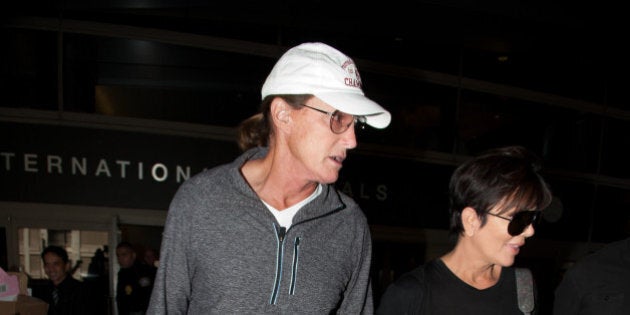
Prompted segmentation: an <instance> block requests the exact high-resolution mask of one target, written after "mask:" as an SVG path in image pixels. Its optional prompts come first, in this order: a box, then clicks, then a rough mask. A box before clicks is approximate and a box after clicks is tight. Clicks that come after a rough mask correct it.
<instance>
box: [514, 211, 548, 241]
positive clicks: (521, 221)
mask: <svg viewBox="0 0 630 315" xmlns="http://www.w3.org/2000/svg"><path fill="white" fill-rule="evenodd" d="M540 214H541V211H519V212H517V213H516V214H515V215H514V216H513V217H512V220H511V221H510V224H509V225H508V233H510V235H512V236H516V235H520V234H521V233H523V231H524V230H525V229H526V228H527V227H528V226H529V225H530V224H535V223H538V219H539V218H540V217H541V215H540Z"/></svg>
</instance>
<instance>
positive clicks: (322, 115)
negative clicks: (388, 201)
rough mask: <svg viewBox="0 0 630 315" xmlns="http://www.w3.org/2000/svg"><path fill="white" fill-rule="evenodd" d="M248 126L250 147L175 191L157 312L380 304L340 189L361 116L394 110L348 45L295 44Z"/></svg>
mask: <svg viewBox="0 0 630 315" xmlns="http://www.w3.org/2000/svg"><path fill="white" fill-rule="evenodd" d="M262 98H263V101H262V105H261V113H259V114H257V115H255V116H254V117H252V118H250V119H248V120H246V121H244V122H243V124H242V125H241V126H240V127H241V129H240V131H241V133H240V143H239V144H240V146H241V148H242V149H244V150H246V151H245V152H244V153H243V154H242V155H241V156H240V157H238V158H237V159H236V160H235V161H234V162H232V163H229V164H226V165H222V166H218V167H216V168H214V169H211V170H208V171H205V172H203V173H200V174H198V175H196V176H194V177H192V178H190V179H189V180H187V181H186V182H184V183H183V184H182V185H181V187H180V188H179V190H178V191H177V193H176V195H175V197H174V199H173V201H172V203H171V206H170V208H169V213H168V216H167V220H166V225H165V229H164V237H163V239H162V248H161V250H160V253H161V257H160V265H159V268H158V275H157V280H156V286H155V289H154V291H153V295H152V297H151V306H150V308H149V311H150V312H151V313H152V314H166V313H168V314H182V313H188V314H211V313H212V314H269V313H283V314H305V313H312V314H332V313H340V314H361V313H372V312H373V305H372V295H371V289H370V285H369V275H370V260H371V236H370V230H369V227H368V224H367V220H366V218H365V216H364V214H363V212H362V211H361V209H360V208H359V206H358V205H357V204H356V203H355V202H354V201H353V200H352V199H351V198H350V197H348V196H347V195H345V194H343V193H342V192H340V191H338V190H337V189H336V188H335V186H334V182H335V181H336V180H337V178H338V176H339V170H340V169H341V167H342V165H343V162H344V160H345V158H346V157H347V154H348V151H349V150H351V149H353V148H355V147H356V145H357V141H356V136H355V127H356V126H357V125H358V124H360V123H367V124H368V125H371V126H373V127H377V128H384V127H386V126H387V125H388V124H389V122H390V119H391V117H390V114H389V112H387V111H386V110H385V109H383V108H382V107H381V106H380V105H378V104H376V103H375V102H373V101H371V100H369V99H368V98H366V97H365V96H364V94H363V91H362V90H361V77H360V76H359V73H358V70H357V68H356V65H355V64H354V62H353V61H352V59H350V58H349V57H348V56H346V55H344V54H343V53H341V52H340V51H338V50H337V49H335V48H333V47H330V46H328V45H325V44H322V43H305V44H301V45H298V46H296V47H293V48H291V49H290V50H288V51H287V52H286V53H285V54H284V55H283V56H282V57H281V58H280V59H279V60H278V62H277V63H276V65H275V66H274V68H273V70H272V71H271V73H270V74H269V76H268V77H267V80H266V81H265V83H264V85H263V88H262Z"/></svg>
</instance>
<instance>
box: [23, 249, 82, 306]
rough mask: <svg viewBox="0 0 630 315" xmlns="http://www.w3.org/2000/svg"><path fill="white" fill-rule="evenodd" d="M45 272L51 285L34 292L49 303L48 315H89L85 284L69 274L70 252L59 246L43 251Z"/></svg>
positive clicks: (34, 294)
mask: <svg viewBox="0 0 630 315" xmlns="http://www.w3.org/2000/svg"><path fill="white" fill-rule="evenodd" d="M41 256H42V261H43V263H44V272H45V273H46V276H48V279H49V280H50V281H49V283H48V284H47V285H46V286H45V288H44V290H40V291H33V296H35V297H37V298H40V299H42V300H44V301H45V302H46V303H48V305H49V306H48V315H82V314H89V312H88V310H87V306H86V305H85V301H86V297H87V294H86V292H87V291H86V290H84V286H83V283H82V282H81V281H79V280H77V279H75V278H73V277H72V275H71V274H70V273H69V271H70V267H71V264H70V261H69V259H68V252H66V250H65V249H64V248H62V247H59V246H54V245H51V246H48V247H46V248H45V249H44V251H42V255H41Z"/></svg>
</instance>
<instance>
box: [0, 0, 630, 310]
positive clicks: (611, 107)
mask: <svg viewBox="0 0 630 315" xmlns="http://www.w3.org/2000/svg"><path fill="white" fill-rule="evenodd" d="M4 7H5V9H4V10H3V12H2V24H1V25H2V28H1V29H0V36H1V40H2V47H3V49H2V50H0V62H1V67H0V71H1V73H2V75H1V80H2V81H1V84H0V89H1V90H2V94H1V95H2V100H1V101H0V131H1V132H0V214H2V215H3V217H4V218H6V220H3V221H0V231H2V232H3V233H0V237H2V239H1V240H0V246H2V248H0V254H1V256H0V263H1V266H2V268H4V269H21V270H24V271H26V272H27V273H29V274H30V275H32V276H33V277H35V278H38V277H43V275H44V274H43V272H42V269H41V268H42V266H41V263H40V261H41V259H40V258H39V253H40V252H41V250H42V248H43V246H46V245H48V244H58V245H59V244H60V245H63V246H65V247H66V248H67V249H68V251H69V253H70V254H71V256H72V258H73V260H74V262H75V263H76V262H77V261H79V260H80V261H82V262H83V264H78V266H77V272H76V273H75V277H77V278H87V277H89V276H90V274H89V272H88V269H87V267H88V263H89V262H90V260H91V257H92V256H93V255H94V254H95V252H96V251H98V250H101V252H105V253H106V254H107V248H108V247H109V248H115V245H116V244H117V242H119V241H121V240H127V241H130V242H132V243H133V244H135V245H136V246H137V247H138V248H137V250H138V251H139V252H142V251H143V250H145V249H147V248H159V245H160V242H161V227H162V226H163V222H164V218H165V215H166V210H167V208H168V204H169V202H170V199H171V198H172V196H173V193H174V192H175V190H176V189H177V187H178V186H179V184H181V182H183V181H184V180H186V179H187V178H189V177H190V176H192V175H194V174H195V173H197V172H200V171H202V170H203V169H205V168H210V167H213V166H215V165H217V164H220V163H224V162H227V161H230V160H232V159H233V158H234V157H236V156H237V155H238V153H239V151H238V148H237V146H236V142H235V139H236V138H235V127H236V125H237V124H238V123H239V122H240V121H241V120H243V119H245V118H247V117H249V116H251V115H252V114H254V113H256V112H257V110H258V106H259V104H260V88H261V86H262V83H263V82H264V80H265V78H266V75H267V74H268V72H269V71H270V70H271V68H272V66H273V65H274V63H275V61H276V60H277V58H278V57H279V56H280V55H281V54H282V53H283V52H284V51H285V50H286V49H288V48H290V47H292V46H295V45H297V44H300V43H303V42H307V41H322V42H325V43H327V44H330V45H332V46H334V47H336V48H338V49H339V50H341V51H342V52H344V53H346V54H347V55H349V56H351V57H352V58H353V59H354V61H355V63H356V64H357V66H358V68H359V70H360V72H361V76H362V79H363V89H364V92H365V93H366V95H367V96H368V97H370V98H371V99H373V100H375V101H377V102H378V103H380V104H382V105H383V106H385V107H386V108H388V109H389V110H390V111H391V113H392V123H391V125H390V126H389V127H388V128H387V129H385V130H374V129H369V128H366V129H365V130H362V131H361V132H360V133H359V134H358V140H359V146H358V148H357V149H356V150H354V151H352V152H351V153H350V155H349V158H348V161H347V163H345V164H344V168H343V169H342V173H341V178H340V180H339V182H338V183H337V185H338V186H339V188H340V189H341V190H343V191H344V192H346V193H348V194H349V195H351V196H353V197H354V198H355V199H356V200H357V201H358V202H359V204H360V205H361V207H362V209H363V210H364V212H365V213H366V215H367V217H368V220H369V223H370V225H371V228H372V234H373V239H374V259H373V270H374V271H373V276H374V280H373V282H374V292H375V298H376V302H377V303H378V297H379V295H380V293H381V292H382V290H383V289H384V288H385V287H386V286H387V285H388V284H389V283H390V282H391V280H393V279H395V278H396V277H397V276H399V275H400V273H402V272H404V271H406V270H409V269H411V268H412V267H414V266H417V265H418V264H421V263H423V262H424V261H426V260H427V259H430V258H433V257H436V256H439V255H440V254H442V253H444V252H445V251H446V250H448V249H449V246H450V245H451V243H450V241H449V240H448V238H447V236H446V229H447V227H448V213H447V186H448V179H449V177H450V174H451V172H452V171H453V169H454V168H455V166H456V165H458V164H459V163H461V162H462V161H464V160H465V159H466V158H468V157H470V156H471V155H474V154H477V153H479V152H480V151H483V150H486V149H489V148H493V147H497V146H503V145H513V144H518V145H523V146H526V147H527V148H529V149H531V150H533V151H534V152H536V153H537V154H538V155H539V156H540V157H542V159H543V161H544V167H545V169H544V176H545V177H546V179H547V180H548V182H549V183H550V185H551V188H552V190H553V193H554V197H555V198H554V202H553V204H552V205H551V206H550V207H549V209H547V210H546V212H545V217H544V220H543V223H542V224H541V225H540V226H539V227H538V228H537V229H536V235H535V236H534V237H533V238H532V239H530V240H528V243H527V245H526V246H525V248H523V250H522V252H521V254H520V255H519V256H518V258H517V265H523V266H527V267H529V268H531V269H532V270H533V271H534V272H535V276H536V279H537V281H538V283H539V286H540V291H541V296H542V298H543V301H544V302H545V303H546V304H545V305H546V306H545V311H548V309H547V307H548V306H549V305H550V303H551V302H552V299H553V295H552V291H553V289H554V287H555V285H556V284H557V281H558V280H559V278H560V277H561V275H562V272H563V271H564V270H565V269H566V268H567V267H568V266H570V265H571V263H572V262H574V261H575V260H576V259H579V258H580V257H582V256H583V255H585V254H587V253H589V252H591V251H593V250H595V249H597V248H599V247H601V246H602V245H603V244H606V243H608V242H611V241H614V240H618V239H622V238H625V237H627V236H629V235H630V167H629V166H628V164H627V163H628V161H630V153H629V150H628V149H629V147H630V140H629V138H630V124H629V120H630V105H629V98H628V95H627V87H628V83H629V82H628V81H629V80H628V69H629V68H628V64H629V62H628V60H627V56H628V48H626V43H624V41H625V38H626V37H627V35H628V33H627V25H626V24H628V23H627V21H626V20H624V18H623V17H622V16H621V13H622V12H623V10H620V9H619V8H618V7H616V6H613V5H609V4H606V3H602V2H598V3H597V4H594V3H530V2H528V1H481V2H476V1H465V0H452V1H428V0H427V1H400V0H393V1H387V2H380V3H374V4H368V3H365V2H361V1H355V0H350V1H343V2H339V1H335V2H333V1H323V0H320V1H318V0H314V1H308V2H291V1H275V0H272V1H247V0H240V1H233V2H220V3H216V2H211V1H196V0H188V1H175V0H145V1H94V0H87V1H86V0H84V1H79V0H66V1H50V0H49V1H29V0H24V1H21V2H19V3H17V2H16V3H8V4H5V5H4ZM109 270H117V264H116V262H115V259H114V261H112V259H110V260H109ZM108 277H110V278H109V279H110V288H111V287H112V285H113V281H114V279H113V277H112V276H111V275H109V276H108ZM111 290H113V289H110V293H111V294H113V291H111ZM111 294H110V295H111Z"/></svg>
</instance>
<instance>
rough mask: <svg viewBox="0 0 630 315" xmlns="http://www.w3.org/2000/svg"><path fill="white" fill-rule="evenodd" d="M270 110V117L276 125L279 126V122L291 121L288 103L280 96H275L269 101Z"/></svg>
mask: <svg viewBox="0 0 630 315" xmlns="http://www.w3.org/2000/svg"><path fill="white" fill-rule="evenodd" d="M270 111H271V117H272V119H273V121H274V123H275V124H276V126H278V127H280V125H281V124H286V123H288V122H290V121H291V115H290V113H291V111H290V109H289V104H287V103H286V102H285V101H284V100H283V99H282V98H279V97H277V98H275V99H274V100H273V101H272V102H271V108H270Z"/></svg>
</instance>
